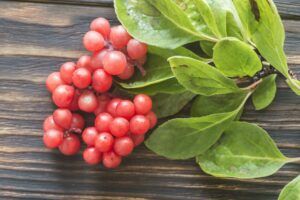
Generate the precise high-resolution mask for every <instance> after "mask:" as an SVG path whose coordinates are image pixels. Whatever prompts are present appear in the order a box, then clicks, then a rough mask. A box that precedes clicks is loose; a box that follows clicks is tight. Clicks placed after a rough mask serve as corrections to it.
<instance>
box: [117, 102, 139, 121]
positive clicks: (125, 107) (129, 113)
mask: <svg viewBox="0 0 300 200" xmlns="http://www.w3.org/2000/svg"><path fill="white" fill-rule="evenodd" d="M134 114H135V107H134V104H133V103H132V102H131V101H129V100H122V101H121V102H120V103H119V104H118V106H117V108H116V115H117V116H118V117H124V118H126V119H131V117H133V116H134Z"/></svg>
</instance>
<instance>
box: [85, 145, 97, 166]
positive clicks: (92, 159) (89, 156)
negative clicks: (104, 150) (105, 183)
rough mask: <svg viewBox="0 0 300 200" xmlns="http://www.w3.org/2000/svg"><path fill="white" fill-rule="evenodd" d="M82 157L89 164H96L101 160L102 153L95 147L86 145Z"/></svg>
mask: <svg viewBox="0 0 300 200" xmlns="http://www.w3.org/2000/svg"><path fill="white" fill-rule="evenodd" d="M83 159H84V161H85V162H86V163H87V164H89V165H97V164H99V163H100V162H101V159H102V154H101V153H100V152H99V151H98V150H97V149H96V148H95V147H88V148H86V149H85V150H84V152H83Z"/></svg>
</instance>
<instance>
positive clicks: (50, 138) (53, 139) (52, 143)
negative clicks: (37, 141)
mask: <svg viewBox="0 0 300 200" xmlns="http://www.w3.org/2000/svg"><path fill="white" fill-rule="evenodd" d="M63 138H64V133H63V132H62V131H60V130H56V129H50V130H48V131H46V132H45V133H44V137H43V141H44V144H45V146H46V147H47V148H50V149H54V148H57V147H58V146H59V145H60V144H61V143H62V142H63Z"/></svg>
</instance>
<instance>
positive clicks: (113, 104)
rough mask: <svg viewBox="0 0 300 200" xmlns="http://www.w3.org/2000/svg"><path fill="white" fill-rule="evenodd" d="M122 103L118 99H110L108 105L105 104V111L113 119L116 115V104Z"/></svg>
mask: <svg viewBox="0 0 300 200" xmlns="http://www.w3.org/2000/svg"><path fill="white" fill-rule="evenodd" d="M121 101H122V99H119V98H114V99H112V100H111V101H110V102H109V103H108V104H107V107H106V111H107V112H108V113H109V114H111V115H112V116H113V117H116V116H117V113H116V109H117V106H118V104H119V103H120V102H121Z"/></svg>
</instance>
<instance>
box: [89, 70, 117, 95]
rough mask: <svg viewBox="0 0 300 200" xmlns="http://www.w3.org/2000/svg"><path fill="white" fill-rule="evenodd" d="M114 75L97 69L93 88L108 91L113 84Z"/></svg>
mask: <svg viewBox="0 0 300 200" xmlns="http://www.w3.org/2000/svg"><path fill="white" fill-rule="evenodd" d="M112 82H113V79H112V76H111V75H110V74H108V73H106V72H105V71H104V70H103V69H97V70H96V71H95V72H94V74H93V83H92V86H93V89H94V90H95V91H97V92H101V93H103V92H107V91H108V90H109V89H110V88H111V86H112Z"/></svg>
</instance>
